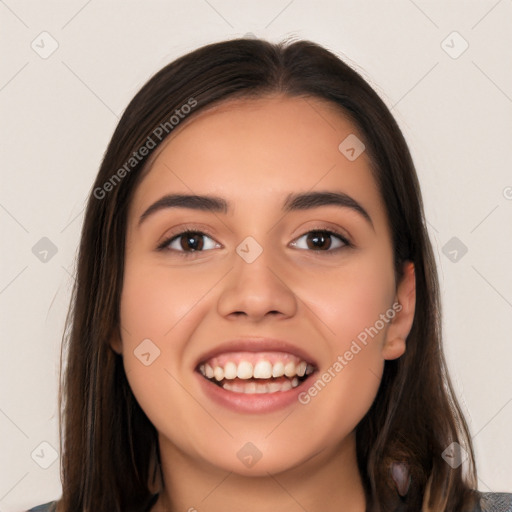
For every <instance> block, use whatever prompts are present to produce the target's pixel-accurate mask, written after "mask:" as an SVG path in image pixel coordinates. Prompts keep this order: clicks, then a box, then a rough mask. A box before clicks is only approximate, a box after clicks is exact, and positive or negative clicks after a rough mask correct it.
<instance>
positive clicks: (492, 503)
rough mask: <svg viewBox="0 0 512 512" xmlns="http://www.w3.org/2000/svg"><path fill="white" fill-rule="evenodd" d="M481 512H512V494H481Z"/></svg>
mask: <svg viewBox="0 0 512 512" xmlns="http://www.w3.org/2000/svg"><path fill="white" fill-rule="evenodd" d="M480 508H481V512H512V493H508V492H481V493H480Z"/></svg>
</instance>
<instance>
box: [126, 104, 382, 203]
mask: <svg viewBox="0 0 512 512" xmlns="http://www.w3.org/2000/svg"><path fill="white" fill-rule="evenodd" d="M347 137H349V138H348V139H347ZM355 137H357V139H355ZM362 139H363V137H362V135H361V134H360V133H359V131H358V129H357V127H356V126H355V125H354V124H353V123H352V122H351V121H350V120H349V119H348V118H347V117H346V116H344V115H342V113H341V112H340V110H339V109H337V108H336V106H335V105H332V104H330V103H328V102H326V101H323V100H319V99H317V98H311V97H292V98H290V97H283V96H271V97H266V98H258V99H237V100H229V101H226V102H224V103H222V104H220V105H216V106H214V107H212V108H208V109H207V110H205V111H201V112H198V113H196V114H194V116H193V117H191V118H190V119H188V120H187V119H185V121H184V122H182V124H181V125H179V126H178V127H177V128H175V129H174V131H173V132H172V133H171V134H170V135H169V136H168V137H167V139H166V140H165V141H164V143H163V144H162V145H161V146H160V147H159V148H158V149H157V153H155V154H153V156H152V158H151V160H150V161H149V162H148V165H149V171H148V172H147V174H146V175H145V176H144V178H143V179H142V181H141V183H140V184H139V186H138V188H137V190H136V193H135V197H134V201H133V209H134V210H135V211H136V213H140V210H141V209H142V208H143V207H144V206H145V205H147V204H148V202H150V201H154V200H156V199H158V198H159V197H160V196H161V195H164V194H165V193H169V192H180V193H187V194H206V193H215V195H218V196H225V197H226V198H227V199H228V200H229V201H230V202H234V203H238V202H247V199H248V197H249V196H250V198H251V201H252V204H253V205H258V204H259V205H262V204H265V205H268V204H269V203H270V202H271V199H272V196H273V195H276V197H277V196H278V195H282V194H288V193H290V192H298V191H309V190H315V189H323V190H326V189H332V190H334V189H336V190H341V191H343V192H346V193H350V194H354V195H357V196H358V199H360V200H361V201H363V202H366V203H367V204H368V205H370V204H372V205H373V208H374V209H375V210H380V211H381V213H382V203H381V201H380V197H379V192H378V190H377V187H376V183H375V180H374V178H373V176H372V172H371V162H370V159H369V157H368V155H367V154H366V152H363V153H361V155H360V156H359V157H357V158H356V159H355V160H350V159H348V158H347V156H346V154H345V153H343V151H341V150H340V144H342V143H343V141H345V140H349V141H356V143H357V140H360V141H362ZM343 147H344V146H343V144H342V148H343ZM356 149H357V148H356ZM369 208H370V209H371V207H370V206H369Z"/></svg>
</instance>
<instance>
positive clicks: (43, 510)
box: [27, 492, 512, 512]
mask: <svg viewBox="0 0 512 512" xmlns="http://www.w3.org/2000/svg"><path fill="white" fill-rule="evenodd" d="M480 495H481V498H480V507H477V508H476V509H475V510H473V511H472V512H512V493H508V492H482V493H480ZM157 496H158V495H155V498H156V497H157ZM154 501H155V500H151V503H150V507H151V506H152V505H153V502H154ZM56 503H57V502H56V501H50V502H49V503H45V504H44V505H39V506H37V507H34V508H31V509H30V510H28V511H27V512H55V504H56ZM148 510H149V509H148Z"/></svg>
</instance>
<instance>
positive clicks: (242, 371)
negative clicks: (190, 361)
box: [199, 359, 313, 381]
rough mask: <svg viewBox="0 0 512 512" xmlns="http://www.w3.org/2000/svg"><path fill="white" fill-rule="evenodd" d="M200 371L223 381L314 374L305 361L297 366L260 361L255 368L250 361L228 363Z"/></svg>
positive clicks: (206, 375) (201, 366)
mask: <svg viewBox="0 0 512 512" xmlns="http://www.w3.org/2000/svg"><path fill="white" fill-rule="evenodd" d="M199 371H200V372H201V373H202V374H203V375H204V376H205V377H207V378H208V379H213V378H215V380H217V381H221V380H222V379H228V380H232V379H236V378H239V379H251V378H254V379H270V378H271V377H282V376H283V375H285V376H286V377H295V376H298V377H303V376H304V375H309V374H310V373H312V372H313V367H312V366H311V365H308V364H307V363H306V362H305V361H301V362H300V363H298V364H295V363H294V362H293V361H289V362H287V363H286V364H285V363H283V362H281V361H277V362H276V363H274V364H273V365H272V363H270V362H269V361H266V360H264V359H263V360H261V361H258V362H257V363H256V364H255V365H254V366H253V364H252V363H250V362H249V361H240V362H239V363H238V365H237V364H236V363H234V362H232V361H229V362H227V363H226V364H225V365H224V366H223V367H222V366H215V367H213V368H212V367H211V366H210V365H209V364H208V363H205V364H202V365H200V366H199Z"/></svg>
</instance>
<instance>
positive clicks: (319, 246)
mask: <svg viewBox="0 0 512 512" xmlns="http://www.w3.org/2000/svg"><path fill="white" fill-rule="evenodd" d="M302 239H305V244H304V242H299V241H300V240H302ZM297 240H298V241H296V242H293V243H292V245H293V246H294V247H297V248H299V249H309V250H313V251H319V252H333V251H335V250H336V249H342V248H343V247H345V246H349V245H350V244H349V242H348V240H347V239H346V238H345V237H344V236H342V235H340V234H338V233H334V232H332V231H329V230H325V229H322V230H320V229H319V230H313V231H309V232H308V233H305V234H304V235H302V236H301V237H299V238H298V239H297ZM304 245H305V247H304Z"/></svg>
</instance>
